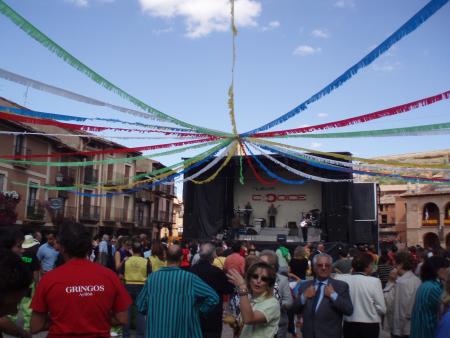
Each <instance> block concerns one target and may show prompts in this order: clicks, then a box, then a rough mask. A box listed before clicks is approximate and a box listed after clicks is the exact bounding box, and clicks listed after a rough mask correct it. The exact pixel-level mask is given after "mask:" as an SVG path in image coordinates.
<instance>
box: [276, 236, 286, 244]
mask: <svg viewBox="0 0 450 338" xmlns="http://www.w3.org/2000/svg"><path fill="white" fill-rule="evenodd" d="M286 241H287V236H286V235H284V234H278V235H277V242H278V243H286Z"/></svg>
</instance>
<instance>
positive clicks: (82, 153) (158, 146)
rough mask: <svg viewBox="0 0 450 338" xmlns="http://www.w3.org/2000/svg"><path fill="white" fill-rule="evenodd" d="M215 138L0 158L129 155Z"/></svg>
mask: <svg viewBox="0 0 450 338" xmlns="http://www.w3.org/2000/svg"><path fill="white" fill-rule="evenodd" d="M216 139H217V137H208V138H203V139H198V140H191V141H182V142H174V143H164V144H155V145H151V146H142V147H134V148H126V147H124V148H118V149H105V150H93V151H75V152H70V153H54V154H30V155H0V158H4V159H24V158H36V157H52V158H54V157H62V156H92V155H99V154H111V153H130V152H135V151H136V152H137V151H144V150H155V149H163V148H170V147H181V146H185V145H189V144H195V143H202V142H210V141H214V140H216Z"/></svg>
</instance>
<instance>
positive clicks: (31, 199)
mask: <svg viewBox="0 0 450 338" xmlns="http://www.w3.org/2000/svg"><path fill="white" fill-rule="evenodd" d="M37 191H38V190H37V188H32V187H30V188H29V189H28V207H34V205H35V203H36V199H37Z"/></svg>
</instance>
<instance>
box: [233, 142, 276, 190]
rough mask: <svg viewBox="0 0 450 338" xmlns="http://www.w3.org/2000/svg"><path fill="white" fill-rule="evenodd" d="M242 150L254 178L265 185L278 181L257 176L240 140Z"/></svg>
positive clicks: (269, 185) (272, 184) (271, 185)
mask: <svg viewBox="0 0 450 338" xmlns="http://www.w3.org/2000/svg"><path fill="white" fill-rule="evenodd" d="M239 144H240V146H241V149H242V152H243V153H244V155H245V159H246V160H247V163H248V166H249V167H250V168H251V169H252V171H253V175H255V177H256V179H257V180H258V182H259V183H261V184H262V185H265V186H266V187H273V186H274V185H275V184H277V183H278V180H273V181H267V180H265V179H264V178H262V177H261V176H259V174H258V172H257V171H256V169H255V167H254V166H253V163H252V160H251V159H250V156H248V155H247V152H246V151H245V147H244V146H243V145H242V143H241V142H239Z"/></svg>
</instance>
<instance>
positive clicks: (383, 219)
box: [381, 215, 387, 224]
mask: <svg viewBox="0 0 450 338" xmlns="http://www.w3.org/2000/svg"><path fill="white" fill-rule="evenodd" d="M381 223H383V224H386V223H387V215H381Z"/></svg>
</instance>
